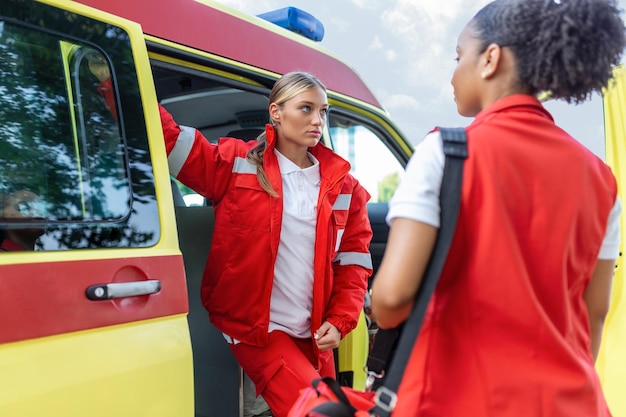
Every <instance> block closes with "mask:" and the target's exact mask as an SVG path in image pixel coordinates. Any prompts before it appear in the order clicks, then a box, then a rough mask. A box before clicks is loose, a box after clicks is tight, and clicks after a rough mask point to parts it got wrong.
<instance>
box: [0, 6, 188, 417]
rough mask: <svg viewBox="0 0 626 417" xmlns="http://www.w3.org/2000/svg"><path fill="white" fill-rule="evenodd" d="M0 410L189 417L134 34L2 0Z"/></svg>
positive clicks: (139, 44) (145, 72) (165, 178)
mask: <svg viewBox="0 0 626 417" xmlns="http://www.w3.org/2000/svg"><path fill="white" fill-rule="evenodd" d="M0 240H1V242H0V244H1V248H0V323H1V324H0V415H1V416H7V417H10V416H20V417H21V416H44V415H45V416H47V417H52V416H59V417H61V416H62V417H69V416H117V417H123V416H133V417H137V416H151V417H153V416H192V415H193V412H194V411H193V367H192V354H191V343H190V336H189V330H188V325H187V320H186V314H187V309H188V303H187V291H186V284H185V276H184V267H183V262H182V257H181V254H180V251H179V249H178V242H177V237H176V223H175V218H174V210H173V204H172V193H171V188H170V180H169V173H168V170H167V164H166V156H165V149H164V146H163V137H162V133H161V128H160V123H159V115H158V108H157V105H156V94H155V91H154V84H153V81H152V75H151V71H150V66H149V61H148V56H147V51H146V47H145V41H144V39H143V35H142V33H141V28H140V27H139V26H138V25H136V24H133V23H130V22H127V21H124V20H122V19H118V18H115V17H113V16H110V15H107V14H104V13H102V12H99V11H97V10H95V9H91V8H88V7H85V6H82V5H80V4H77V3H74V2H68V1H46V2H35V1H22V0H3V1H2V3H0Z"/></svg>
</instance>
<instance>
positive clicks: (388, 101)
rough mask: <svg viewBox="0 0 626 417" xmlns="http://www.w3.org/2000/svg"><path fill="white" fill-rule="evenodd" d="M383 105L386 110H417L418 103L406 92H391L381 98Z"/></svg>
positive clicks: (418, 107)
mask: <svg viewBox="0 0 626 417" xmlns="http://www.w3.org/2000/svg"><path fill="white" fill-rule="evenodd" d="M383 107H384V108H385V109H387V110H388V111H393V110H395V109H402V110H419V109H420V107H421V106H420V103H419V102H418V101H417V100H416V99H415V98H413V97H411V96H409V95H406V94H393V95H391V96H389V97H387V98H385V99H384V100H383Z"/></svg>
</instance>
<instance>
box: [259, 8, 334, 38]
mask: <svg viewBox="0 0 626 417" xmlns="http://www.w3.org/2000/svg"><path fill="white" fill-rule="evenodd" d="M257 16H258V17H260V18H261V19H265V20H267V21H268V22H272V23H274V24H275V25H278V26H280V27H282V28H285V29H287V30H290V31H292V32H295V33H297V34H299V35H302V36H304V37H305V38H309V39H312V40H314V41H316V42H319V41H321V40H322V39H323V38H324V25H323V24H322V22H320V21H319V20H317V19H316V18H315V17H314V16H313V15H311V14H309V13H307V12H305V11H304V10H301V9H298V8H296V7H285V8H282V9H278V10H274V11H272V12H267V13H262V14H259V15H257Z"/></svg>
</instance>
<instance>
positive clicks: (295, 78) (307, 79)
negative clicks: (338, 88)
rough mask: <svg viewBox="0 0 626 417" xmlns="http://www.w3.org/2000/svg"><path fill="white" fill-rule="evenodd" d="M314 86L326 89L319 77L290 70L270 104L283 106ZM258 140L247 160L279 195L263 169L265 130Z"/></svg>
mask: <svg viewBox="0 0 626 417" xmlns="http://www.w3.org/2000/svg"><path fill="white" fill-rule="evenodd" d="M313 88H321V89H322V90H324V91H326V86H324V84H322V82H321V81H320V80H319V79H317V77H315V76H313V75H311V74H308V73H306V72H289V73H287V74H285V75H283V76H282V77H280V78H279V79H278V80H277V81H276V83H274V87H273V88H272V91H271V92H270V97H269V102H270V104H272V103H276V105H278V107H280V108H282V106H283V104H285V102H287V101H288V100H291V99H292V98H294V97H295V96H297V95H298V94H300V93H302V92H303V91H308V90H311V89H313ZM272 124H273V121H272ZM257 141H258V143H257V145H256V146H255V147H254V148H252V149H250V150H249V151H248V154H247V155H246V160H247V161H248V162H250V163H251V164H253V165H254V166H256V174H257V178H258V179H259V184H261V187H263V189H264V190H265V191H267V193H268V194H269V195H271V196H272V197H278V193H276V191H275V190H274V188H273V187H272V184H271V183H270V181H269V179H268V178H267V175H266V174H265V170H264V169H263V154H264V153H265V150H266V149H267V136H266V135H265V132H263V133H261V134H260V135H259V137H258V138H257Z"/></svg>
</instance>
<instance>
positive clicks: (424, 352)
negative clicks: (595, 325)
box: [393, 95, 617, 417]
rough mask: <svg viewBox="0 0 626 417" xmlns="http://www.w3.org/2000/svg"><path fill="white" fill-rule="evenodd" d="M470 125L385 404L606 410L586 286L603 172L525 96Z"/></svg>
mask: <svg viewBox="0 0 626 417" xmlns="http://www.w3.org/2000/svg"><path fill="white" fill-rule="evenodd" d="M467 136H468V151H469V158H468V159H467V161H466V163H465V167H464V177H463V188H462V195H461V208H460V212H459V221H458V226H457V230H456V232H455V236H454V239H453V242H452V246H451V248H450V253H449V256H448V259H447V261H446V264H445V266H444V270H443V272H442V276H441V278H440V281H439V284H438V287H437V289H436V291H435V294H434V296H433V299H432V300H431V304H430V306H429V310H428V313H427V316H426V318H425V320H424V325H423V328H422V331H421V334H420V336H419V337H418V339H417V343H416V344H415V346H414V349H413V352H412V356H411V358H410V360H409V363H408V364H407V369H406V372H405V374H404V379H403V381H402V383H401V385H400V389H399V391H398V404H397V406H396V409H395V411H394V413H393V415H394V416H420V417H431V416H446V417H447V416H472V417H483V416H497V417H529V416H532V417H577V416H580V417H598V416H603V417H605V416H609V415H610V414H609V411H608V408H607V405H606V402H605V400H604V397H603V395H602V390H601V387H600V382H599V379H598V376H597V374H596V371H595V368H594V363H593V359H592V353H591V349H590V332H589V319H588V317H587V309H586V305H585V302H584V299H583V294H584V291H585V289H586V288H587V285H588V283H589V280H590V278H591V275H592V273H593V271H594V268H595V265H596V262H597V259H598V253H599V250H600V247H601V244H602V241H603V239H604V236H605V233H606V228H607V223H608V218H609V213H610V211H611V208H612V207H613V205H614V203H615V199H616V194H617V186H616V181H615V178H614V176H613V174H612V173H611V171H610V169H609V167H608V166H607V165H605V164H604V163H603V162H602V161H601V160H600V159H599V158H597V157H596V156H595V155H593V154H592V153H591V152H590V151H588V150H587V149H586V148H584V147H583V146H582V145H581V144H579V143H578V142H576V141H575V140H574V139H572V138H571V137H570V136H569V135H568V134H567V133H566V132H564V131H563V130H561V129H560V128H559V127H557V126H556V125H555V124H554V121H553V119H552V117H551V116H550V114H549V113H548V112H547V111H546V110H545V109H544V108H543V106H542V105H541V103H539V101H537V100H536V99H534V98H533V97H531V96H526V95H514V96H510V97H507V98H504V99H501V100H499V101H498V102H496V103H494V104H492V105H491V106H490V107H488V108H486V109H484V110H483V111H482V112H481V113H479V114H478V115H477V116H476V118H475V120H474V122H473V123H472V124H471V125H470V126H469V127H468V128H467Z"/></svg>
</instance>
